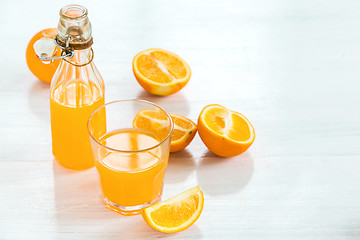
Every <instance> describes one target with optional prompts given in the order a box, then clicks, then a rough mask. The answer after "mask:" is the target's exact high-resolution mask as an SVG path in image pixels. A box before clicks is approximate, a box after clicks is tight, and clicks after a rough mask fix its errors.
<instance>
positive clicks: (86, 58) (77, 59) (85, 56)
mask: <svg viewBox="0 0 360 240" xmlns="http://www.w3.org/2000/svg"><path fill="white" fill-rule="evenodd" d="M92 54H93V52H92V51H91V48H86V49H83V50H74V56H73V57H72V58H67V60H68V61H69V62H70V63H72V64H74V65H83V64H87V63H90V62H91V61H92V57H93V56H92Z"/></svg>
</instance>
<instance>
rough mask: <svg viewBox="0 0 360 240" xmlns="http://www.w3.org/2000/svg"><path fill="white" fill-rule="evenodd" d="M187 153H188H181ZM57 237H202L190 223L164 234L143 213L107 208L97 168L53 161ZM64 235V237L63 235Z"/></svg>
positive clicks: (197, 229) (198, 230)
mask: <svg viewBox="0 0 360 240" xmlns="http://www.w3.org/2000/svg"><path fill="white" fill-rule="evenodd" d="M182 154H185V155H186V153H182ZM53 173H54V188H55V189H54V194H55V197H54V200H55V222H56V232H57V233H58V234H57V236H58V238H57V239H59V240H60V239H66V237H65V236H68V234H70V233H71V236H72V237H74V238H79V239H90V238H91V239H93V238H94V239H95V238H96V239H116V240H118V239H154V238H167V237H173V236H178V237H179V238H181V239H187V238H188V237H191V238H194V236H195V237H196V238H200V237H201V231H200V229H199V228H198V227H197V226H196V224H195V225H194V226H191V227H190V228H189V229H187V230H186V231H184V232H180V233H176V234H165V233H161V232H158V231H156V230H154V229H152V228H150V227H149V226H148V225H147V224H146V223H145V221H144V220H143V218H142V216H141V215H135V216H122V215H120V214H118V213H115V212H113V211H110V210H108V209H106V208H105V206H104V203H103V201H102V195H101V190H100V186H99V183H98V176H97V172H96V169H95V168H92V169H89V170H84V171H74V170H69V169H66V168H63V167H62V166H60V165H59V164H58V163H57V162H56V160H55V159H54V162H53ZM64 237H65V238H64Z"/></svg>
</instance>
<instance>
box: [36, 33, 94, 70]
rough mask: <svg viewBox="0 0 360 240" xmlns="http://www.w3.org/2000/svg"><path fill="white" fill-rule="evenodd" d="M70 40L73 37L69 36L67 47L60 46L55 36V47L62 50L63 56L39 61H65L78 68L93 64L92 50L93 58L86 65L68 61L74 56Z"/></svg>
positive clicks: (43, 58)
mask: <svg viewBox="0 0 360 240" xmlns="http://www.w3.org/2000/svg"><path fill="white" fill-rule="evenodd" d="M70 39H71V35H68V37H67V39H66V44H65V47H64V46H62V45H60V44H59V43H58V40H57V35H56V36H55V38H54V42H55V45H56V46H58V47H59V48H61V50H62V51H61V56H59V57H39V59H40V60H41V61H44V60H54V59H64V61H66V62H68V63H70V64H72V65H74V66H76V67H83V66H85V65H88V64H89V63H91V61H92V60H93V59H94V51H93V49H92V48H90V50H91V58H90V60H89V61H88V62H86V63H84V64H75V63H73V62H70V61H69V60H67V59H66V58H72V57H73V56H74V49H73V48H71V47H70Z"/></svg>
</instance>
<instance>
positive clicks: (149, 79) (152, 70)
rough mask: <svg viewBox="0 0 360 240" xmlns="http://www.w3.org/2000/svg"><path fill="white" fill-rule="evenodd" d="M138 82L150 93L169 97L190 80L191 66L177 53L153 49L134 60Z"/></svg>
mask: <svg viewBox="0 0 360 240" xmlns="http://www.w3.org/2000/svg"><path fill="white" fill-rule="evenodd" d="M133 71H134V75H135V78H136V80H137V81H138V82H139V84H140V85H141V86H142V87H143V88H144V89H145V90H146V91H148V92H149V93H151V94H154V95H159V96H168V95H170V94H173V93H175V92H177V91H179V90H180V89H182V88H183V87H184V86H185V85H186V84H187V82H188V81H189V79H190V76H191V71H190V67H189V65H188V64H187V63H186V62H185V61H184V60H183V59H181V58H180V57H179V56H178V55H176V54H175V53H172V52H170V51H167V50H163V49H159V48H153V49H148V50H145V51H142V52H140V53H138V54H137V55H136V56H135V57H134V60H133Z"/></svg>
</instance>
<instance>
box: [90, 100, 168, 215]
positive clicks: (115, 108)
mask: <svg viewBox="0 0 360 240" xmlns="http://www.w3.org/2000/svg"><path fill="white" fill-rule="evenodd" d="M144 111H146V112H152V113H154V114H156V116H157V117H159V120H158V121H157V120H155V121H152V120H151V118H148V117H146V116H145V115H144V114H142V113H143V112H144ZM139 114H140V115H141V116H142V119H143V123H144V124H145V125H146V124H147V125H148V126H147V127H146V128H143V129H140V128H135V127H134V119H135V117H136V116H137V115H139ZM140 121H141V120H140ZM140 125H141V124H140ZM151 125H154V126H155V127H152V126H151ZM104 129H105V131H104ZM88 131H89V135H90V142H91V148H92V152H93V155H94V159H95V166H96V169H97V171H98V174H99V178H100V184H101V188H102V192H103V196H104V202H105V206H106V207H107V208H109V209H111V210H113V211H115V212H118V213H121V214H123V215H133V214H138V213H140V212H141V210H142V209H143V208H145V207H148V206H150V205H152V204H154V203H156V202H158V201H159V200H160V198H161V194H162V189H163V179H164V173H165V169H166V166H167V162H168V159H169V154H170V142H171V134H172V131H173V121H172V119H171V117H170V115H169V114H168V113H167V112H166V111H165V110H164V109H162V108H161V107H159V106H157V105H156V104H154V103H151V102H148V101H144V100H120V101H114V102H110V103H107V104H105V105H103V106H101V107H99V108H98V109H96V110H95V111H94V112H93V113H92V114H91V115H90V118H89V120H88ZM160 131H161V134H160ZM164 133H165V134H164Z"/></svg>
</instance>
